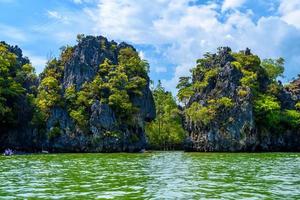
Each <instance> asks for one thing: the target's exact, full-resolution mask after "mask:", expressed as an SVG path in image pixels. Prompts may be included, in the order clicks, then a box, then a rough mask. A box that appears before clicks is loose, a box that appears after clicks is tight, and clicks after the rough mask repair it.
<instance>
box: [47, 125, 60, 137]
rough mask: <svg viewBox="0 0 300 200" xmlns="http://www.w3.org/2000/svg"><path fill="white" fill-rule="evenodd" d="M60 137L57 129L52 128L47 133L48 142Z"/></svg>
mask: <svg viewBox="0 0 300 200" xmlns="http://www.w3.org/2000/svg"><path fill="white" fill-rule="evenodd" d="M60 135H61V130H60V128H59V127H56V126H55V127H52V128H51V130H50V131H49V132H48V138H49V140H52V139H55V138H57V137H59V136H60Z"/></svg>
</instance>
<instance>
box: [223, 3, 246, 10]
mask: <svg viewBox="0 0 300 200" xmlns="http://www.w3.org/2000/svg"><path fill="white" fill-rule="evenodd" d="M245 2H246V0H224V2H223V5H222V11H226V10H229V9H235V8H239V7H241V6H242V5H243V4H244V3H245Z"/></svg>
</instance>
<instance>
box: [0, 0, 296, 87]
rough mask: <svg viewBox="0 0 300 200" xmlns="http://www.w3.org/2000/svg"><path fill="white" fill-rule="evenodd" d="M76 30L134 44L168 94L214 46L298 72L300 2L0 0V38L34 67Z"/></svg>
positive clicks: (41, 65)
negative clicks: (274, 60) (272, 60)
mask: <svg viewBox="0 0 300 200" xmlns="http://www.w3.org/2000/svg"><path fill="white" fill-rule="evenodd" d="M78 33H84V34H86V35H103V36H106V37H108V39H109V40H116V41H126V42H128V43H130V44H133V45H134V46H135V47H136V48H137V49H138V50H139V52H140V55H141V56H142V57H143V58H145V59H147V60H148V61H149V63H150V66H151V68H150V70H151V73H150V76H151V79H153V80H154V81H155V82H157V80H159V79H160V80H162V82H163V85H164V86H165V87H166V88H167V89H168V90H171V91H173V92H174V91H175V86H176V83H177V81H178V78H179V77H180V76H184V75H188V74H189V69H190V68H191V67H193V66H194V64H195V60H196V59H197V58H199V57H201V56H202V55H203V54H204V53H205V52H207V51H215V50H216V48H217V47H219V46H230V47H231V48H232V49H233V50H235V51H237V50H241V49H245V48H246V47H249V48H251V49H252V51H253V52H254V53H256V54H258V55H259V56H261V57H262V58H277V57H280V56H281V57H284V58H285V59H286V72H285V78H284V81H289V80H291V79H292V77H295V76H296V75H297V74H299V73H300V0H209V1H207V0H151V1H150V0H47V1H46V0H26V1H24V0H0V40H4V41H6V42H8V43H10V44H14V45H19V46H20V47H21V48H22V49H23V51H24V54H25V55H26V56H28V57H29V58H30V59H31V61H32V63H33V64H34V66H35V67H36V69H37V72H38V73H39V72H41V71H42V70H43V68H44V66H45V62H46V61H47V59H48V58H50V57H52V56H58V54H59V48H60V47H61V46H63V45H73V44H75V40H76V35H77V34H78Z"/></svg>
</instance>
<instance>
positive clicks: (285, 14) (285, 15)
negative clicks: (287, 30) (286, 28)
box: [279, 0, 300, 29]
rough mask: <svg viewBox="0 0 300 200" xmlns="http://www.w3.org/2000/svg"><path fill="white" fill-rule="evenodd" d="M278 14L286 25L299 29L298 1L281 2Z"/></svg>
mask: <svg viewBox="0 0 300 200" xmlns="http://www.w3.org/2000/svg"><path fill="white" fill-rule="evenodd" d="M279 12H280V14H281V18H282V19H283V20H284V21H285V22H286V23H288V24H290V25H293V26H295V27H297V28H299V29H300V0H282V1H281V4H280V7H279Z"/></svg>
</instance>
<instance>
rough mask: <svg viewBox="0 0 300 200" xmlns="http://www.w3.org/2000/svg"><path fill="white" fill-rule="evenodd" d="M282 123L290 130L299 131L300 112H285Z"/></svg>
mask: <svg viewBox="0 0 300 200" xmlns="http://www.w3.org/2000/svg"><path fill="white" fill-rule="evenodd" d="M281 117H282V121H283V122H284V123H285V124H287V125H288V126H289V127H290V128H294V129H298V128H299V127H300V112H299V111H296V110H285V111H284V112H283V113H282V115H281Z"/></svg>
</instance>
